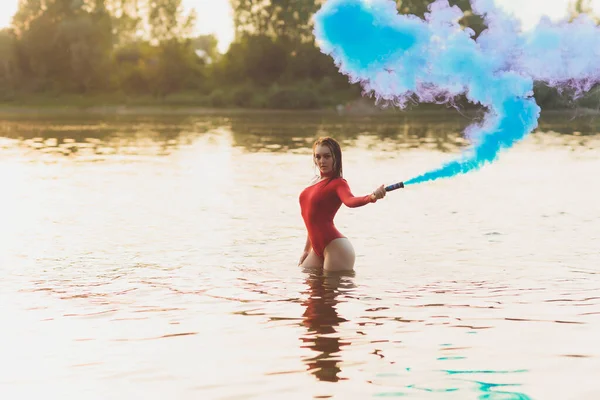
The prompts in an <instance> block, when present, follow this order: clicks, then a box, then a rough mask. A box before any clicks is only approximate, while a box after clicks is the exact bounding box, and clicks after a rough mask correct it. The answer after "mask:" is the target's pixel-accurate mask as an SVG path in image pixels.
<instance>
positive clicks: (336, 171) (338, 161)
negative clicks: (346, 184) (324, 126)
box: [312, 136, 343, 178]
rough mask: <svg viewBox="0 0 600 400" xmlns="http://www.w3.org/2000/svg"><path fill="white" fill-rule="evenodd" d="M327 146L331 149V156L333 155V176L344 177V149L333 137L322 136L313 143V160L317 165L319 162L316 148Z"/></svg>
mask: <svg viewBox="0 0 600 400" xmlns="http://www.w3.org/2000/svg"><path fill="white" fill-rule="evenodd" d="M321 145H322V146H327V147H329V150H331V156H332V157H333V176H332V178H342V177H343V173H342V149H341V148H340V144H339V143H338V142H337V141H336V140H335V139H334V138H331V137H327V136H325V137H320V138H318V139H317V140H316V141H315V143H314V144H313V148H312V149H313V161H314V163H315V165H316V164H317V162H316V161H315V150H316V148H317V146H321Z"/></svg>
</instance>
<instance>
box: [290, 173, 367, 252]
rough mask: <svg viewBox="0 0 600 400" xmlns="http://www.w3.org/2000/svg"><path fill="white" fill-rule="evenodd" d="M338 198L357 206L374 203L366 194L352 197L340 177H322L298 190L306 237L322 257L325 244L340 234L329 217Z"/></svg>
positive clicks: (348, 205) (341, 236)
mask: <svg viewBox="0 0 600 400" xmlns="http://www.w3.org/2000/svg"><path fill="white" fill-rule="evenodd" d="M342 202H343V203H344V204H345V205H346V206H347V207H361V206H364V205H365V204H369V203H374V200H372V199H371V196H370V195H367V196H362V197H355V196H354V195H353V194H352V192H350V187H349V186H348V182H346V180H345V179H343V178H334V179H324V180H322V181H320V182H318V183H315V184H314V185H312V186H309V187H307V188H306V189H304V190H303V191H302V193H301V194H300V208H301V210H302V218H303V219H304V223H305V224H306V229H307V230H308V238H309V239H310V243H311V245H312V248H313V250H314V252H315V254H317V255H318V256H319V257H323V251H324V250H325V247H327V245H328V244H329V243H330V242H331V241H332V240H334V239H338V238H343V237H344V236H343V235H342V234H341V233H340V232H339V231H338V230H337V229H336V228H335V225H334V224H333V217H335V214H336V213H337V211H338V210H339V209H340V206H341V205H342Z"/></svg>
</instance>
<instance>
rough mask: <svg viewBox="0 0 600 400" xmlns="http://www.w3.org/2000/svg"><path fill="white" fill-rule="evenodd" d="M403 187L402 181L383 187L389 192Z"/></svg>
mask: <svg viewBox="0 0 600 400" xmlns="http://www.w3.org/2000/svg"><path fill="white" fill-rule="evenodd" d="M403 187H404V182H398V183H394V184H393V185H389V186H386V187H385V191H386V192H391V191H392V190H396V189H401V188H403Z"/></svg>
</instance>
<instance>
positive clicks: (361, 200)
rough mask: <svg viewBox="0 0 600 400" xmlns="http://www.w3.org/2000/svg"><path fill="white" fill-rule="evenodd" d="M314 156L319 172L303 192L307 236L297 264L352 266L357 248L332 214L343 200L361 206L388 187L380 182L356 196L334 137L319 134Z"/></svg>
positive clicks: (331, 267) (329, 267) (335, 268)
mask: <svg viewBox="0 0 600 400" xmlns="http://www.w3.org/2000/svg"><path fill="white" fill-rule="evenodd" d="M313 159H314V163H315V165H316V166H317V167H318V168H319V173H320V174H319V176H318V177H317V178H316V180H315V182H313V183H312V184H311V185H310V186H308V187H307V188H306V189H304V190H303V191H302V193H301V194H300V208H301V210H302V218H303V219H304V223H305V225H306V229H307V231H308V237H307V238H306V245H305V246H304V252H303V253H302V256H301V257H300V262H299V263H298V265H300V266H302V267H303V268H308V269H311V268H319V267H323V269H324V270H326V271H343V270H352V269H353V268H354V261H355V258H356V256H355V254H354V248H353V247H352V244H351V243H350V241H349V240H348V238H346V237H345V236H343V235H342V234H341V233H340V232H339V231H338V230H337V229H336V227H335V225H334V224H333V218H334V217H335V214H336V213H337V211H338V210H339V208H340V206H341V205H342V203H344V205H346V206H347V207H362V206H364V205H366V204H369V203H374V202H376V201H377V200H379V199H382V198H383V197H385V193H386V192H385V189H384V187H383V185H381V186H380V187H378V188H377V189H376V190H375V191H374V192H373V193H372V194H370V195H367V196H362V197H355V196H354V195H353V194H352V192H351V191H350V188H349V186H348V183H347V182H346V180H345V179H344V178H343V177H342V150H341V149H340V145H339V143H338V142H336V141H335V140H334V139H332V138H329V137H324V138H320V139H318V140H317V141H316V142H315V143H314V144H313Z"/></svg>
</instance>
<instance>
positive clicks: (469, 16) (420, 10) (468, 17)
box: [396, 0, 486, 37]
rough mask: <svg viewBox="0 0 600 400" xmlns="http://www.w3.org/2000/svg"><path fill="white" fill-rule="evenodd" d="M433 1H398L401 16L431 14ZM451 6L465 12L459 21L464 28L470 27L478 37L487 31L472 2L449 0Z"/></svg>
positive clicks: (468, 0) (467, 0) (421, 16)
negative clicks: (430, 5)
mask: <svg viewBox="0 0 600 400" xmlns="http://www.w3.org/2000/svg"><path fill="white" fill-rule="evenodd" d="M431 3H433V1H431V0H396V4H397V8H398V12H400V13H401V14H414V15H416V16H418V17H420V18H423V17H424V16H425V13H427V12H429V4H431ZM448 3H450V5H451V6H453V5H456V6H458V7H459V8H460V9H461V10H462V11H463V14H464V16H463V18H461V20H460V21H459V23H460V25H461V26H462V27H464V28H466V27H468V28H471V29H473V31H475V35H476V37H477V36H479V34H480V33H481V32H483V31H484V30H485V29H486V26H485V23H484V21H483V19H482V18H481V17H480V16H479V15H476V14H474V13H473V9H472V8H471V1H470V0H449V1H448Z"/></svg>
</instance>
